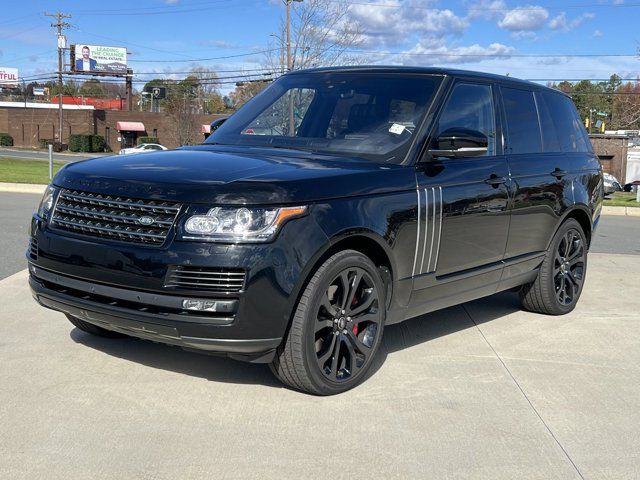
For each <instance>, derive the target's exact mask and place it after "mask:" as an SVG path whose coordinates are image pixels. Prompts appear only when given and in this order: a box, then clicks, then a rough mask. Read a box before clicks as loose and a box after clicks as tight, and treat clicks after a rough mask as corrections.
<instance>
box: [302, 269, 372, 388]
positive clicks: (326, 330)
mask: <svg viewBox="0 0 640 480" xmlns="http://www.w3.org/2000/svg"><path fill="white" fill-rule="evenodd" d="M379 305H380V301H379V297H378V292H377V290H376V287H375V283H374V282H373V279H372V278H371V276H370V275H369V274H368V273H367V272H366V271H365V270H363V269H362V268H358V267H352V268H346V269H344V270H343V271H341V272H340V273H339V274H338V275H337V276H336V277H335V278H334V279H333V280H332V281H331V282H330V284H329V286H328V287H327V288H326V291H325V293H324V296H323V297H322V302H321V304H320V308H319V309H318V312H317V314H316V323H315V352H316V359H317V362H318V367H319V369H320V371H321V372H322V373H323V374H324V375H325V376H326V377H327V378H328V379H330V380H331V381H335V382H341V381H344V380H347V379H349V378H351V377H352V376H354V375H357V373H358V371H359V370H361V369H362V367H363V366H364V365H365V364H366V363H367V360H368V358H369V356H370V355H371V354H372V348H373V345H374V344H375V343H376V336H377V334H378V330H379V329H380V323H381V321H382V315H381V312H380V309H379Z"/></svg>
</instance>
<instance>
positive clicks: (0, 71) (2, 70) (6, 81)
mask: <svg viewBox="0 0 640 480" xmlns="http://www.w3.org/2000/svg"><path fill="white" fill-rule="evenodd" d="M17 84H18V69H17V68H12V67H0V86H3V87H13V86H16V85H17Z"/></svg>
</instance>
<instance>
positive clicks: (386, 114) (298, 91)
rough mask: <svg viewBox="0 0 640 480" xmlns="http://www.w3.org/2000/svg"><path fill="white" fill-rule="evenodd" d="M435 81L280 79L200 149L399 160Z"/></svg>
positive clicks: (405, 77)
mask: <svg viewBox="0 0 640 480" xmlns="http://www.w3.org/2000/svg"><path fill="white" fill-rule="evenodd" d="M441 78H442V77H440V76H435V75H409V74H406V73H400V74H386V73H385V74H380V73H353V72H344V73H340V72H330V73H317V72H316V73H300V74H293V75H285V76H283V77H281V78H280V79H278V80H277V81H276V82H274V83H273V84H272V85H271V86H270V87H269V88H267V89H266V90H264V91H263V92H262V93H260V94H259V95H257V96H256V97H254V98H253V99H252V100H251V101H249V102H248V103H247V104H246V105H245V106H243V107H242V108H241V109H240V110H238V112H236V113H235V114H234V115H233V116H231V117H230V118H229V119H228V120H227V121H226V122H225V123H224V124H223V125H222V126H221V127H220V128H218V129H217V130H216V131H215V133H213V134H212V135H211V136H210V137H209V138H208V139H207V141H206V142H205V143H214V144H223V145H248V146H260V147H275V148H291V149H300V150H306V151H311V152H316V153H325V154H330V155H349V156H355V157H361V158H366V159H369V160H374V161H379V162H401V161H402V160H403V159H404V156H405V155H406V153H407V151H408V149H409V147H410V146H411V141H412V139H413V136H414V135H415V133H416V130H417V129H418V127H419V126H420V123H421V122H422V119H423V117H424V116H425V114H426V112H427V109H428V107H429V105H430V103H431V100H432V98H433V95H434V93H435V91H436V88H437V87H438V85H439V83H440V81H441Z"/></svg>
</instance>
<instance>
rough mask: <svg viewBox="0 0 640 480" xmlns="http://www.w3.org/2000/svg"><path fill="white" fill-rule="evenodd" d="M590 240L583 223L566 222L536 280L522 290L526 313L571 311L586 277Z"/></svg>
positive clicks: (554, 239) (550, 247)
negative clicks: (588, 240) (527, 311)
mask: <svg viewBox="0 0 640 480" xmlns="http://www.w3.org/2000/svg"><path fill="white" fill-rule="evenodd" d="M587 253H588V244H587V236H586V235H585V233H584V230H583V228H582V226H581V225H580V223H578V221H577V220H575V219H573V218H570V219H568V220H566V221H565V222H564V223H563V224H562V225H560V227H559V228H558V231H557V232H556V234H555V235H554V237H553V240H552V241H551V244H550V245H549V249H548V250H547V253H546V255H545V257H544V260H543V261H542V264H541V265H540V268H539V270H538V276H537V277H536V279H535V280H534V281H532V282H530V283H527V284H526V285H523V286H522V288H521V290H520V298H521V300H522V305H523V306H524V308H525V309H527V310H529V311H532V312H537V313H544V314H547V315H564V314H566V313H569V312H570V311H572V310H573V309H574V308H575V306H576V304H577V303H578V299H579V298H580V295H581V293H582V289H583V287H584V282H585V279H586V277H587Z"/></svg>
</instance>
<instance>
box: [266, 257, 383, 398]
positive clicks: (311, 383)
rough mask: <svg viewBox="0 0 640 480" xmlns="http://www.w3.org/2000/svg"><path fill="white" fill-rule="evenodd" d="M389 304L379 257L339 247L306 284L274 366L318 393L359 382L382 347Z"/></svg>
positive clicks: (287, 380)
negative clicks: (379, 270) (378, 266)
mask: <svg viewBox="0 0 640 480" xmlns="http://www.w3.org/2000/svg"><path fill="white" fill-rule="evenodd" d="M347 304H348V305H347ZM385 305H386V303H385V287H384V282H383V281H382V278H381V276H380V273H379V272H378V269H377V267H376V266H375V265H374V264H373V262H372V261H371V260H370V259H369V258H368V257H366V256H365V255H363V254H361V253H360V252H357V251H355V250H344V251H341V252H338V253H336V254H335V255H333V256H331V257H330V258H329V259H328V260H326V261H325V262H324V263H323V264H322V265H321V266H320V267H319V268H318V269H317V270H316V272H315V273H314V274H313V276H312V277H311V279H310V280H309V283H308V284H307V286H306V287H305V289H304V291H303V293H302V295H301V296H300V299H299V300H298V304H297V305H296V309H295V312H294V314H293V318H292V320H291V325H290V328H289V331H288V333H287V336H286V337H285V339H284V341H283V343H282V344H281V345H280V347H279V348H278V349H277V351H276V357H275V359H274V360H273V362H272V363H271V370H272V371H273V373H274V374H275V375H276V376H277V377H278V378H279V379H280V380H281V381H282V382H283V383H284V384H286V385H288V386H289V387H291V388H294V389H296V390H300V391H303V392H307V393H311V394H314V395H335V394H338V393H342V392H345V391H347V390H349V389H351V388H353V387H355V386H356V385H358V384H360V383H361V382H362V381H363V380H364V379H365V378H366V377H367V372H368V371H369V369H370V367H371V364H372V360H373V358H374V357H375V355H376V353H377V351H378V349H379V347H380V342H381V340H382V333H383V330H384V321H385V314H386V312H385V307H384V306H385ZM343 307H344V308H343Z"/></svg>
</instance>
